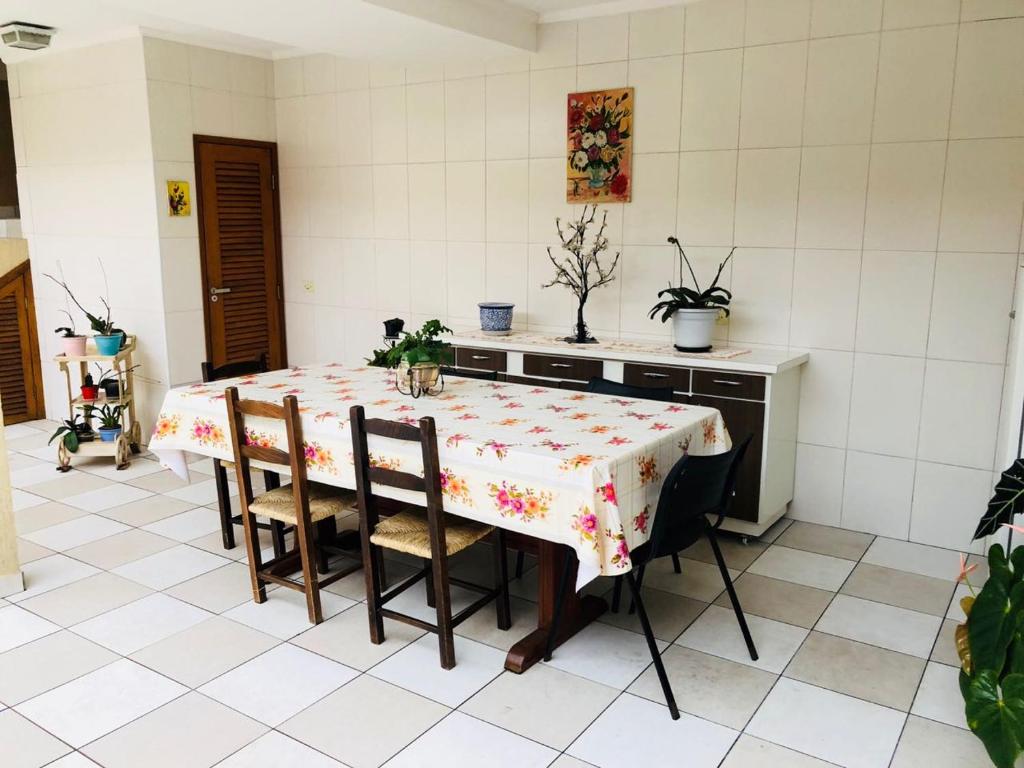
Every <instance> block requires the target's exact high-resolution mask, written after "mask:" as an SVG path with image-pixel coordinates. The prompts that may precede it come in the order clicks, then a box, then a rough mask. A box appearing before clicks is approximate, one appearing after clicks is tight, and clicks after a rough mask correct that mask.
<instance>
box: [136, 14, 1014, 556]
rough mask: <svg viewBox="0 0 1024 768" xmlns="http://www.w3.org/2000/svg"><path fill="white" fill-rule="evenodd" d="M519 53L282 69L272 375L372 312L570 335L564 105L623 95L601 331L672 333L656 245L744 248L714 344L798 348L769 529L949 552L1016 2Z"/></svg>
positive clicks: (559, 36)
mask: <svg viewBox="0 0 1024 768" xmlns="http://www.w3.org/2000/svg"><path fill="white" fill-rule="evenodd" d="M539 40H540V50H539V51H538V52H537V53H535V54H533V55H530V56H522V57H519V58H514V59H511V60H502V61H500V62H463V63H460V64H458V65H451V64H448V65H441V64H438V63H427V64H417V65H412V66H408V67H405V68H397V67H395V66H393V65H388V66H383V65H378V64H373V63H365V62H350V61H344V60H338V59H334V58H331V57H327V56H316V57H309V58H298V59H287V60H280V61H278V62H276V64H275V66H274V81H275V86H274V87H275V97H276V121H277V141H278V142H279V146H280V157H281V164H282V168H281V174H282V207H283V222H282V225H283V230H284V253H285V262H286V273H287V275H288V279H289V284H288V288H287V299H288V333H289V351H290V356H291V358H292V361H293V362H301V361H303V360H317V359H321V360H322V359H327V358H340V359H342V360H345V361H348V362H357V361H359V360H361V359H362V358H363V357H364V356H365V355H366V354H367V353H368V352H369V350H370V349H371V348H372V347H373V346H374V344H375V343H376V342H377V341H378V340H379V334H380V333H381V328H382V326H381V321H382V320H383V319H385V318H388V317H392V316H394V315H399V316H402V317H404V318H406V319H407V321H408V322H409V323H410V324H419V323H420V322H422V321H423V320H425V319H428V318H430V317H435V316H436V317H440V318H442V319H447V320H448V321H450V322H451V323H452V324H463V325H469V324H472V323H473V322H474V321H475V313H476V302H477V301H481V300H485V299H508V300H511V301H515V302H516V305H517V306H516V323H517V324H518V325H520V326H528V327H531V328H539V329H544V330H550V331H553V332H565V331H567V330H568V329H569V326H570V325H571V323H572V320H573V309H572V304H571V301H570V297H569V296H568V295H567V294H566V293H564V292H562V291H561V289H548V290H542V289H541V288H540V285H541V283H542V282H543V281H545V280H546V279H548V277H549V275H550V266H549V265H548V263H547V261H546V257H545V254H544V247H545V246H546V245H550V244H551V243H552V242H556V240H555V232H554V217H555V216H559V215H561V216H565V215H567V214H570V213H571V209H570V208H569V206H567V205H566V204H565V202H564V192H563V190H564V161H563V149H564V135H563V134H564V125H565V106H564V100H565V95H566V94H567V93H569V92H571V91H574V90H584V89H589V88H601V87H616V86H622V85H632V86H634V87H635V88H636V126H635V127H636V138H635V147H634V149H635V156H634V164H635V179H634V181H635V186H634V197H633V202H631V203H630V204H628V205H625V206H614V207H612V208H610V212H609V222H610V225H609V233H610V238H611V240H612V243H613V245H614V247H615V248H616V249H620V250H621V251H622V261H621V265H620V269H619V279H618V280H617V281H616V282H615V283H613V284H612V285H611V286H610V287H609V288H606V289H602V291H601V292H599V293H598V294H597V295H595V297H594V298H593V299H592V301H591V304H590V305H588V310H587V319H588V321H589V323H590V324H591V326H592V327H593V328H594V330H595V333H596V334H597V335H598V336H602V335H603V336H616V335H629V336H643V337H650V338H657V339H664V340H666V341H667V339H668V329H667V328H666V327H665V326H662V325H661V324H660V323H659V322H657V321H650V320H648V319H647V317H646V310H647V308H648V307H649V306H650V305H651V304H653V303H654V301H655V297H654V294H655V292H656V290H657V289H658V288H659V287H661V286H662V285H664V283H665V282H666V281H667V280H669V279H673V278H674V277H675V271H676V267H675V260H674V258H673V254H672V250H671V248H670V247H669V246H667V245H665V244H664V242H665V238H666V237H667V236H668V235H670V234H676V235H678V236H679V237H680V239H681V240H682V241H683V242H684V243H687V244H688V246H689V247H688V252H689V253H690V254H691V255H692V256H693V257H694V261H695V262H696V264H697V266H698V271H699V274H700V275H701V276H702V277H703V278H705V279H706V278H707V277H708V276H709V272H710V271H711V270H713V269H714V267H715V266H716V264H717V262H718V261H719V260H720V259H721V258H722V257H723V256H724V255H725V254H726V253H727V252H728V249H729V247H730V246H731V245H733V244H735V245H737V246H739V247H738V249H737V252H736V257H735V259H734V262H733V264H732V267H731V268H730V269H729V270H728V272H727V274H726V275H725V276H724V283H725V284H726V285H727V286H729V287H731V289H732V290H733V291H734V292H735V300H734V305H733V307H734V314H733V317H732V320H731V322H730V324H729V325H728V326H723V327H720V329H719V333H720V335H721V337H722V340H727V341H729V342H730V343H732V344H734V345H739V346H748V345H758V344H764V345H773V346H781V347H792V348H794V349H805V348H806V349H810V350H811V362H810V364H809V365H808V367H807V369H806V372H805V375H804V386H803V392H802V397H801V406H800V429H799V440H800V446H799V451H798V465H797V490H796V499H795V501H794V504H793V507H792V514H793V515H794V516H796V517H800V518H804V519H809V520H817V521H820V522H824V523H828V524H833V525H843V526H845V527H849V528H855V529H859V530H867V531H872V532H876V533H883V534H886V535H890V536H896V537H899V538H911V539H913V540H915V541H920V542H926V543H933V544H940V545H947V546H954V547H964V546H966V544H967V541H968V539H969V536H970V533H971V532H972V531H973V527H974V524H975V522H976V520H977V516H978V513H979V511H980V509H981V507H982V505H983V504H984V502H985V501H986V499H987V495H988V493H989V489H990V486H991V483H992V480H993V476H992V470H993V468H994V467H995V466H996V464H997V463H998V461H997V450H996V434H997V425H998V423H999V421H1000V419H1002V420H1004V421H1008V420H1010V418H1011V417H1010V416H1009V414H1008V412H1003V413H1002V414H1001V412H1000V401H1001V390H1002V386H1003V375H1004V368H1005V360H1006V345H1007V339H1008V335H1009V328H1010V321H1009V317H1008V312H1009V310H1010V308H1011V304H1012V296H1013V288H1014V281H1015V279H1016V273H1017V263H1018V260H1019V258H1020V251H1021V224H1022V222H1021V216H1022V206H1024V89H1021V87H1020V73H1021V72H1022V71H1024V6H1022V5H1021V3H1019V2H1006V0H963V2H962V3H961V2H960V0H927V2H923V1H922V0H858V2H848V1H847V0H770V1H769V0H758V1H757V2H754V1H753V0H751V1H749V2H745V0H705V2H700V3H695V4H690V5H687V6H685V9H684V8H683V7H681V6H676V7H670V8H664V9H659V10H653V11H647V12H642V13H636V14H631V15H629V16H612V17H603V18H597V19H587V20H583V21H580V22H578V23H576V22H571V23H559V24H552V25H546V26H544V27H543V28H542V30H541V34H540V35H539ZM151 98H152V96H151ZM1007 407H1008V408H1009V407H1010V406H1007Z"/></svg>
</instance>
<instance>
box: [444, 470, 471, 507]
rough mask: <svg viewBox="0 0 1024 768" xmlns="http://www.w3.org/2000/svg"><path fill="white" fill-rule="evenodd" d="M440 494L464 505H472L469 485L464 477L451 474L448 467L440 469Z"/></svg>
mask: <svg viewBox="0 0 1024 768" xmlns="http://www.w3.org/2000/svg"><path fill="white" fill-rule="evenodd" d="M441 494H442V495H444V496H448V497H449V498H451V499H454V500H455V501H458V502H460V503H462V504H465V505H466V506H470V507H471V506H473V497H472V496H470V493H469V485H468V484H467V483H466V481H465V479H464V478H461V477H459V476H458V475H453V474H452V471H451V470H450V469H448V467H445V468H444V469H442V470H441Z"/></svg>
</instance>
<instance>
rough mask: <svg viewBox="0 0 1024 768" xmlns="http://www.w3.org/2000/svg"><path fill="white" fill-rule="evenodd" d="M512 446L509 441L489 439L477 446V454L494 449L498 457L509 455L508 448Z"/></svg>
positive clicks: (480, 454)
mask: <svg viewBox="0 0 1024 768" xmlns="http://www.w3.org/2000/svg"><path fill="white" fill-rule="evenodd" d="M511 447H512V446H511V445H509V444H508V443H499V442H498V441H497V440H487V441H486V442H484V444H483V445H479V446H477V449H476V455H477V456H483V455H484V453H486V452H487V451H488V450H490V451H492V452H493V453H494V455H495V456H497V457H498V459H499V460H500V459H504V458H505V457H506V456H508V449H509V448H511Z"/></svg>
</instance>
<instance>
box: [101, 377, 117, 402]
mask: <svg viewBox="0 0 1024 768" xmlns="http://www.w3.org/2000/svg"><path fill="white" fill-rule="evenodd" d="M103 392H104V393H105V394H106V396H107V399H108V400H116V399H117V398H119V397H120V396H121V382H119V381H118V380H117V379H111V380H110V381H104V382H103Z"/></svg>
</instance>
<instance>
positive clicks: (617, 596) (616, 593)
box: [611, 576, 622, 613]
mask: <svg viewBox="0 0 1024 768" xmlns="http://www.w3.org/2000/svg"><path fill="white" fill-rule="evenodd" d="M621 602H622V577H621V576H616V577H615V587H614V589H612V609H611V610H612V613H618V612H619V604H620V603H621Z"/></svg>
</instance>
